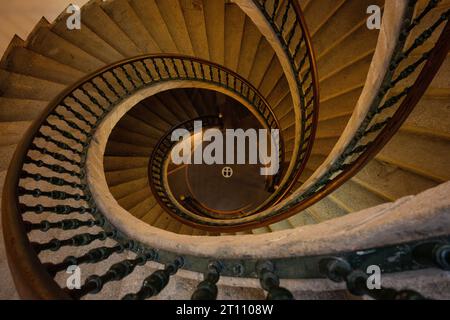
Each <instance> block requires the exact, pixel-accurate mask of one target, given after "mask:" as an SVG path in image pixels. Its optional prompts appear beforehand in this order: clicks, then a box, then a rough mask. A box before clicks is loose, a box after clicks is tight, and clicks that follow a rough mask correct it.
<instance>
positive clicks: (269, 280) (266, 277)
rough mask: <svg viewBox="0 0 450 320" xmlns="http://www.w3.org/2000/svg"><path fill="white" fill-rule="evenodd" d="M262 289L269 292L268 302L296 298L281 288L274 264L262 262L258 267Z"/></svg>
mask: <svg viewBox="0 0 450 320" xmlns="http://www.w3.org/2000/svg"><path fill="white" fill-rule="evenodd" d="M256 272H257V274H258V276H259V280H260V283H261V287H262V288H263V289H264V290H265V291H267V293H268V294H267V300H293V299H294V296H293V295H292V293H291V292H290V291H289V290H287V289H286V288H283V287H280V279H279V278H278V276H277V275H276V274H275V267H274V265H273V263H272V262H270V261H265V262H260V263H258V265H257V266H256Z"/></svg>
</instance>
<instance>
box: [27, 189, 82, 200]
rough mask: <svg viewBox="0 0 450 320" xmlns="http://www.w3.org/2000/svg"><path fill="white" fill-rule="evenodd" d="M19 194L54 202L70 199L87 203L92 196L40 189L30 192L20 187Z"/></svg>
mask: <svg viewBox="0 0 450 320" xmlns="http://www.w3.org/2000/svg"><path fill="white" fill-rule="evenodd" d="M18 193H19V195H22V196H25V195H30V196H33V197H34V198H39V197H47V198H50V199H53V200H68V199H73V200H77V201H80V200H85V201H89V200H90V196H88V195H82V194H71V193H67V192H64V191H57V190H53V191H42V190H40V189H37V188H36V189H33V190H29V189H26V188H24V187H18Z"/></svg>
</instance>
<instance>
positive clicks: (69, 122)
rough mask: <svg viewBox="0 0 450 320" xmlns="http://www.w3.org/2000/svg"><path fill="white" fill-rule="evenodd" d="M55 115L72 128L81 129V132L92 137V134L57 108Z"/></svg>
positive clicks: (87, 136)
mask: <svg viewBox="0 0 450 320" xmlns="http://www.w3.org/2000/svg"><path fill="white" fill-rule="evenodd" d="M53 115H54V116H55V117H56V118H57V119H58V120H60V121H62V122H64V123H66V124H67V125H68V126H69V127H70V128H72V129H75V130H77V131H79V132H80V133H81V134H83V135H84V136H85V137H86V138H89V137H90V134H89V133H88V132H87V131H86V130H84V129H83V128H81V127H80V126H79V125H77V124H76V123H75V122H73V121H71V120H68V119H66V118H65V116H64V115H63V114H61V113H59V111H57V110H55V111H54V113H53Z"/></svg>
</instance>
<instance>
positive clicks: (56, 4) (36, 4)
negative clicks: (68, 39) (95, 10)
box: [0, 0, 88, 56]
mask: <svg viewBox="0 0 450 320" xmlns="http://www.w3.org/2000/svg"><path fill="white" fill-rule="evenodd" d="M86 2H88V0H45V1H42V0H14V1H6V0H1V1H0V4H1V7H2V9H1V10H0V56H2V55H3V53H4V52H5V50H6V48H7V47H8V45H9V43H10V42H11V39H12V38H13V37H14V35H15V34H17V35H18V36H19V37H21V38H22V39H24V40H25V39H26V38H27V36H28V34H29V33H30V32H31V31H32V30H33V27H34V26H35V25H36V23H38V22H39V20H40V19H41V18H42V17H45V18H47V20H49V21H50V22H52V21H53V20H54V19H55V18H56V17H57V16H58V15H59V14H60V13H61V12H62V11H63V10H64V9H65V8H66V7H67V6H68V5H70V4H75V5H78V6H82V5H84V4H85V3H86Z"/></svg>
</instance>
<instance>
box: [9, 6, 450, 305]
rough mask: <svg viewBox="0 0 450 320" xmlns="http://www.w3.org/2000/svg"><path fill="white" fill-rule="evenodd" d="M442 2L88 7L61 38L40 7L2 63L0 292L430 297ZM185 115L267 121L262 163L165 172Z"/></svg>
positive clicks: (439, 280) (435, 264)
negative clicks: (373, 25) (263, 168)
mask: <svg viewBox="0 0 450 320" xmlns="http://www.w3.org/2000/svg"><path fill="white" fill-rule="evenodd" d="M369 5H378V6H380V7H381V8H382V9H383V25H382V27H381V30H379V31H378V30H369V29H368V28H367V26H366V21H367V17H368V16H367V14H366V9H367V7H368V6H369ZM449 10H450V1H448V0H442V1H435V0H432V1H428V0H418V1H413V0H409V1H407V0H398V1H395V2H393V1H382V0H370V1H369V0H367V1H366V0H339V1H336V0H318V1H312V0H299V1H297V0H279V1H278V0H235V1H227V0H109V1H98V0H91V1H89V2H88V3H87V4H86V5H85V6H83V7H82V11H81V17H82V28H81V29H80V30H68V29H67V27H66V20H67V17H68V16H69V14H67V13H62V14H61V15H60V16H59V17H58V18H57V19H56V20H55V21H54V22H52V23H50V22H48V21H46V20H45V19H42V20H41V21H40V22H39V23H38V24H37V25H36V26H35V28H34V30H32V32H31V33H30V35H29V36H28V38H27V39H26V40H22V39H20V38H19V37H15V38H14V39H13V40H12V42H11V44H10V46H9V47H8V49H7V51H6V53H5V54H4V56H3V58H2V60H1V69H0V94H1V96H0V121H1V122H0V130H1V133H2V139H1V145H0V152H1V162H0V170H1V172H2V177H4V178H2V179H5V183H4V187H3V196H2V229H3V234H4V238H5V251H6V254H7V257H8V264H9V268H10V270H11V273H12V277H13V279H14V284H15V286H13V285H12V284H9V285H8V283H9V282H8V281H9V278H8V279H7V278H5V280H4V282H5V284H6V285H5V286H3V288H2V290H3V291H2V295H3V296H4V298H8V297H15V290H17V292H18V294H19V296H20V297H21V298H31V299H122V298H124V299H148V298H152V299H189V298H192V299H216V298H218V299H263V298H268V299H292V298H297V299H353V298H356V296H366V297H367V296H369V297H372V298H375V299H422V298H437V299H439V298H449V297H450V289H449V284H450V281H449V280H450V279H449V275H448V272H446V271H445V270H449V269H450V247H449V234H450V232H449V231H450V230H449V227H450V220H449V219H450V218H449V214H448V213H449V203H448V199H447V198H448V192H449V188H450V187H449V185H448V183H446V182H447V181H448V180H449V178H450V167H449V163H450V153H449V152H446V150H449V143H450V131H449V128H450V127H449V123H450V114H449V101H450V96H449V93H450V82H449V80H450V74H449V70H450V64H449V63H450V60H449V59H447V56H448V52H449V47H450V23H449V18H450V11H449ZM195 120H197V121H199V120H200V121H203V123H204V124H206V125H207V126H208V127H212V128H219V129H221V130H223V129H225V128H245V127H255V126H257V127H261V128H268V129H278V130H279V131H280V141H281V143H280V145H279V146H278V147H279V150H278V151H279V157H278V161H279V164H280V170H279V174H277V175H275V176H273V177H271V178H267V179H260V178H258V177H255V175H252V174H251V170H252V168H244V169H242V172H241V171H239V172H238V169H237V168H236V170H235V171H236V172H237V173H239V174H238V175H239V176H240V177H241V179H240V180H239V181H238V182H237V184H236V185H233V184H231V182H232V181H231V182H230V184H229V185H227V184H222V183H223V182H222V181H219V180H214V179H217V177H214V176H213V175H212V174H211V171H208V169H207V168H205V166H202V167H200V168H198V167H195V166H189V165H188V166H179V167H177V166H174V165H173V164H171V163H170V159H169V154H170V150H171V149H172V148H173V147H174V145H173V144H170V142H169V141H168V140H167V139H168V137H169V136H170V134H171V133H172V132H173V131H174V130H175V129H177V128H184V129H186V130H188V131H190V132H193V130H194V127H195V126H194V121H195ZM196 177H197V178H196ZM199 177H201V178H199ZM202 179H203V181H206V180H208V181H212V182H211V183H202ZM198 180H200V182H199V181H198ZM231 180H232V179H231ZM185 185H186V186H187V187H185ZM219 186H220V187H219ZM236 186H237V187H236ZM218 193H219V194H220V196H219V197H217V194H218ZM199 194H201V195H203V198H201V197H200V196H198V195H199ZM213 194H214V195H216V196H215V197H214V196H213ZM202 199H205V200H202ZM257 199H259V200H258V201H257ZM224 200H225V201H224ZM206 202H207V203H208V204H207V205H206V204H205V203H206ZM234 203H236V207H235V208H231V207H229V206H227V204H228V205H229V204H234ZM249 206H250V207H249ZM244 207H245V208H244ZM0 261H1V268H2V271H3V272H2V273H3V274H9V271H8V270H6V269H7V267H6V260H5V259H3V258H2V260H0ZM71 265H79V266H80V268H81V271H82V278H83V282H82V287H81V289H79V290H69V289H67V288H66V280H67V277H68V275H67V273H66V272H65V271H66V270H67V268H68V267H69V266H71ZM370 265H379V266H380V267H381V269H382V271H383V289H381V290H369V289H368V288H367V287H366V286H365V280H366V279H367V274H366V273H365V270H366V269H367V267H368V266H370ZM280 279H281V280H280ZM280 281H281V282H280Z"/></svg>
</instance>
